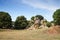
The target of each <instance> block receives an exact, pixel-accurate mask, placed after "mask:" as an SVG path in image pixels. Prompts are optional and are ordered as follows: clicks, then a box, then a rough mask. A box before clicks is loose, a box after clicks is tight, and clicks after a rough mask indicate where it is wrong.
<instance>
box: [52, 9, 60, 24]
mask: <svg viewBox="0 0 60 40" xmlns="http://www.w3.org/2000/svg"><path fill="white" fill-rule="evenodd" d="M53 18H54V23H55V25H60V9H58V10H56V11H55V12H54V14H53Z"/></svg>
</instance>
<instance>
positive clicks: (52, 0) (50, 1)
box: [22, 0, 60, 11]
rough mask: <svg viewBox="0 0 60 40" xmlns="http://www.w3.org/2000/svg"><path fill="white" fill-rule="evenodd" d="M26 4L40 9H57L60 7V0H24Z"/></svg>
mask: <svg viewBox="0 0 60 40" xmlns="http://www.w3.org/2000/svg"><path fill="white" fill-rule="evenodd" d="M22 2H23V3H24V4H27V5H29V6H32V7H34V8H39V9H47V10H53V11H54V10H56V9H59V8H60V4H59V3H60V1H59V0H22Z"/></svg>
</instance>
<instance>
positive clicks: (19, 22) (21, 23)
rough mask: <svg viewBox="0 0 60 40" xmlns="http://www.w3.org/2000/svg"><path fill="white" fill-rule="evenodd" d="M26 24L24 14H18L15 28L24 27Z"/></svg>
mask: <svg viewBox="0 0 60 40" xmlns="http://www.w3.org/2000/svg"><path fill="white" fill-rule="evenodd" d="M27 25H28V22H27V20H26V18H25V17H24V16H18V17H17V19H16V21H15V29H24V28H26V27H27Z"/></svg>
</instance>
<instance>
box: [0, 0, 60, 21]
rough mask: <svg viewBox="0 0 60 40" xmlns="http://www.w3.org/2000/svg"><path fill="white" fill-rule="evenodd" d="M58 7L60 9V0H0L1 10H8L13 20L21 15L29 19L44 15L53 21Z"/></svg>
mask: <svg viewBox="0 0 60 40" xmlns="http://www.w3.org/2000/svg"><path fill="white" fill-rule="evenodd" d="M56 9H60V0H0V11H5V12H8V13H9V14H10V15H11V17H12V20H13V21H15V20H16V18H17V16H21V15H24V16H25V17H26V18H27V19H28V20H30V18H31V17H32V16H35V15H42V16H43V17H44V18H45V19H47V20H48V21H52V20H53V18H52V15H53V13H54V11H55V10H56Z"/></svg>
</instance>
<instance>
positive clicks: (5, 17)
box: [0, 12, 12, 28]
mask: <svg viewBox="0 0 60 40" xmlns="http://www.w3.org/2000/svg"><path fill="white" fill-rule="evenodd" d="M11 27H12V20H11V16H10V15H9V14H8V13H7V12H0V28H11Z"/></svg>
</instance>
